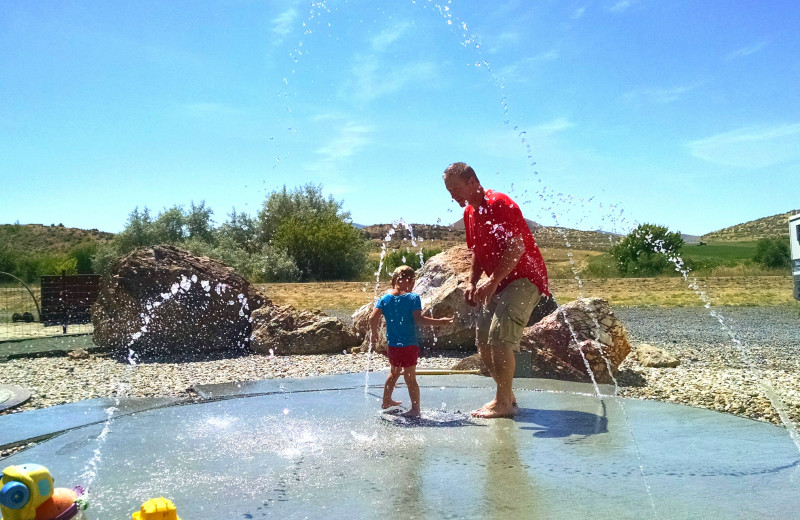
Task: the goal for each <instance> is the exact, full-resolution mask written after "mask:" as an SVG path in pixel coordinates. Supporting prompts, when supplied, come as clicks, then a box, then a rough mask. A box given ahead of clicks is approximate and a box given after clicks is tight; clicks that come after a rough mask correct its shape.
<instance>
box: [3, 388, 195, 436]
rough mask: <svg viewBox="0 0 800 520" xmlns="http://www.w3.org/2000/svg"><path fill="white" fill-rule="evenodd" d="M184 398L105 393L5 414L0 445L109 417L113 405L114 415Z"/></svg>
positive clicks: (57, 432) (54, 433) (121, 415)
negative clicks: (116, 397) (109, 394)
mask: <svg viewBox="0 0 800 520" xmlns="http://www.w3.org/2000/svg"><path fill="white" fill-rule="evenodd" d="M185 401H186V400H185V399H174V398H166V397H142V398H135V397H132V398H124V399H119V401H117V399H113V398H108V397H103V398H98V399H87V400H86V401H78V402H75V403H68V404H61V405H57V406H50V407H49V408H40V409H38V410H29V411H26V412H19V413H14V414H7V415H2V416H0V449H6V448H13V447H15V446H20V445H23V444H27V443H30V442H40V441H43V440H46V439H49V438H51V437H53V436H56V435H59V434H62V433H64V432H67V431H69V430H74V429H75V428H81V427H83V426H88V425H91V424H97V423H101V422H104V421H106V420H107V419H108V416H109V409H110V408H111V407H113V408H115V410H114V412H113V416H114V417H115V418H117V417H123V416H126V415H130V414H133V413H137V412H143V411H147V410H153V409H155V408H163V407H166V406H172V405H175V404H180V403H182V402H185Z"/></svg>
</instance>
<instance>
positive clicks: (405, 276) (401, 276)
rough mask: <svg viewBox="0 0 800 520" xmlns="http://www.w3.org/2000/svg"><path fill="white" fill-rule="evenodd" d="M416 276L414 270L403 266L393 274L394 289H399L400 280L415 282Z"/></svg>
mask: <svg viewBox="0 0 800 520" xmlns="http://www.w3.org/2000/svg"><path fill="white" fill-rule="evenodd" d="M415 276H416V273H414V268H413V267H411V266H409V265H401V266H400V267H398V268H397V269H395V270H394V272H393V273H392V287H397V283H398V282H399V281H400V280H413V279H414V277H415Z"/></svg>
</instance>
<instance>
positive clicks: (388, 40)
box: [371, 22, 411, 52]
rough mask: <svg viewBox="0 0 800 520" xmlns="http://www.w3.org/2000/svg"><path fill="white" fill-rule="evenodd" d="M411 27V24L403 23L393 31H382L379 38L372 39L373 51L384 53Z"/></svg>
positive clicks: (393, 28)
mask: <svg viewBox="0 0 800 520" xmlns="http://www.w3.org/2000/svg"><path fill="white" fill-rule="evenodd" d="M409 27H411V22H402V23H399V24H397V25H395V26H394V27H392V28H391V29H387V30H384V31H382V32H381V33H380V34H379V35H378V36H376V37H374V38H373V39H372V42H371V43H372V50H374V51H375V52H384V51H385V50H386V49H387V48H388V47H389V46H390V45H392V44H393V43H394V42H396V41H397V40H399V39H400V38H401V37H402V36H403V34H405V32H406V31H407V30H408V28H409Z"/></svg>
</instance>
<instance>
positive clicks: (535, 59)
mask: <svg viewBox="0 0 800 520" xmlns="http://www.w3.org/2000/svg"><path fill="white" fill-rule="evenodd" d="M558 57H559V54H558V51H557V50H555V49H550V50H548V51H544V52H541V53H539V54H537V55H535V56H529V57H527V58H523V59H521V60H519V61H517V62H515V63H512V64H511V65H507V66H505V67H503V68H501V69H500V70H499V71H498V72H497V73H498V75H499V76H500V77H501V78H504V79H505V80H507V81H524V80H526V79H528V77H529V74H528V72H529V70H530V69H531V68H533V67H535V66H536V65H538V64H541V63H544V62H548V61H554V60H557V59H558Z"/></svg>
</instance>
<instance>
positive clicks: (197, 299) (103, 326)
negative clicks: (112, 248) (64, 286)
mask: <svg viewBox="0 0 800 520" xmlns="http://www.w3.org/2000/svg"><path fill="white" fill-rule="evenodd" d="M269 304H270V302H269V299H267V298H266V297H265V296H263V295H261V294H259V293H257V292H256V291H255V290H254V289H253V288H252V287H251V286H250V283H249V282H248V281H247V280H245V279H244V278H243V277H241V276H239V275H238V274H236V272H234V271H233V270H232V269H230V268H228V267H226V266H225V265H223V264H221V263H220V262H217V261H216V260H212V259H210V258H207V257H197V256H194V255H192V254H191V253H189V252H187V251H184V250H182V249H179V248H177V247H174V246H155V247H150V248H145V249H137V250H135V251H133V252H132V253H130V254H128V255H127V256H125V257H123V258H122V259H120V260H119V261H117V262H116V263H115V265H114V266H113V267H112V271H111V274H110V275H108V276H105V277H103V279H102V280H101V283H100V290H99V295H98V298H97V301H96V302H95V304H94V305H92V310H91V315H92V324H93V325H94V336H93V341H94V343H95V344H97V345H100V346H106V347H116V348H121V347H128V348H130V349H132V350H133V351H134V352H136V353H147V352H164V351H166V352H186V351H193V352H196V351H201V352H204V351H212V350H223V349H229V348H234V347H246V346H247V345H248V344H249V338H250V335H251V323H250V321H251V313H252V311H254V310H255V309H258V308H260V307H262V306H264V305H269Z"/></svg>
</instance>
